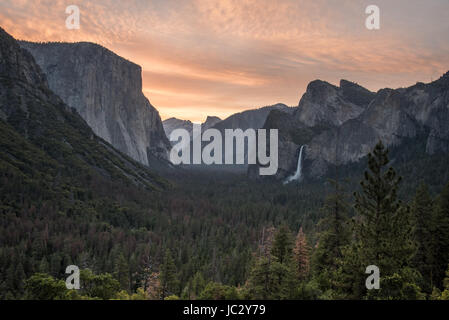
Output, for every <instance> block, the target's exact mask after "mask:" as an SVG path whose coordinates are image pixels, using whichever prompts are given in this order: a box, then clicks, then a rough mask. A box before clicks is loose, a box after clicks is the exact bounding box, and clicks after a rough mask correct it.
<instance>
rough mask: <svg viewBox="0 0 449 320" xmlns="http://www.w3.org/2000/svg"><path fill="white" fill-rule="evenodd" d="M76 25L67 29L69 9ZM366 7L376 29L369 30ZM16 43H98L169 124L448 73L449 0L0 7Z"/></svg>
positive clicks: (27, 3)
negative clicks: (326, 91)
mask: <svg viewBox="0 0 449 320" xmlns="http://www.w3.org/2000/svg"><path fill="white" fill-rule="evenodd" d="M69 5H77V6H78V7H79V9H80V28H79V29H78V30H76V29H74V30H69V29H67V28H66V24H65V21H66V18H67V17H68V14H66V12H65V10H66V7H67V6H69ZM368 5H377V6H378V7H379V9H380V15H379V17H380V29H379V30H368V29H367V28H366V27H365V20H366V18H367V17H368V14H366V13H365V9H366V7H367V6H368ZM0 26H1V27H2V28H4V29H5V30H6V31H7V32H8V33H10V34H11V35H13V36H14V37H15V38H16V39H21V40H29V41H65V42H77V41H91V42H95V43H98V44H101V45H103V46H105V47H106V48H108V49H110V50H112V51H114V52H115V53H117V54H118V55H120V56H122V57H124V58H126V59H128V60H130V61H133V62H135V63H137V64H139V65H141V66H142V77H143V92H144V94H145V96H146V97H147V98H148V99H149V100H150V102H151V104H152V105H153V106H155V107H156V108H157V109H158V110H159V113H160V115H161V117H162V119H167V118H170V117H177V118H180V119H186V120H192V121H194V122H201V121H204V120H205V118H206V117H207V116H208V115H215V116H219V117H221V118H225V117H227V116H229V115H231V114H233V113H236V112H240V111H243V110H246V109H252V108H258V107H262V106H267V105H272V104H276V103H279V102H280V103H285V104H287V105H289V106H296V105H298V102H299V99H300V98H301V96H302V94H303V93H304V92H305V90H306V88H307V84H308V83H309V82H311V81H313V80H315V79H321V80H325V81H328V82H330V83H333V84H336V85H338V83H339V81H340V79H347V80H350V81H354V82H357V83H359V84H360V85H362V86H364V87H366V88H368V89H370V90H372V91H377V90H379V89H381V88H384V87H390V88H398V87H405V86H410V85H413V84H415V83H416V82H418V81H420V82H430V81H432V80H436V79H437V78H439V77H440V76H441V75H442V74H444V73H445V72H447V71H448V70H449V0H426V1H422V0H395V1H391V0H369V1H365V0H313V1H311V0H278V1H276V0H217V1H210V0H182V1H180V0H127V1H118V0H117V1H114V0H109V1H108V0H95V1H87V0H0Z"/></svg>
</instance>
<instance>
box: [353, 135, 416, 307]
mask: <svg viewBox="0 0 449 320" xmlns="http://www.w3.org/2000/svg"><path fill="white" fill-rule="evenodd" d="M388 163H389V160H388V151H387V150H386V149H385V148H384V146H383V144H382V142H379V143H378V144H377V145H376V147H375V148H374V150H373V153H372V154H369V155H368V168H369V171H366V172H365V179H364V180H363V181H362V182H361V186H362V191H361V192H357V193H355V210H356V212H357V214H358V217H357V222H356V229H355V230H356V244H355V245H353V250H356V257H355V258H356V261H357V260H358V262H359V264H358V266H357V262H356V263H355V266H354V267H355V268H354V270H353V273H354V274H361V273H362V272H363V271H364V269H365V268H366V267H367V266H369V265H375V266H377V267H378V268H379V269H380V272H381V279H382V280H383V281H381V288H382V290H371V291H370V292H369V296H370V297H371V298H372V297H376V298H382V299H390V298H394V297H396V296H390V295H389V294H391V292H393V289H392V288H389V285H392V286H393V285H394V286H395V287H397V285H398V284H397V283H398V282H401V281H402V283H403V284H402V286H408V284H409V283H415V281H416V280H418V279H419V274H418V273H417V272H415V271H413V270H412V269H411V259H412V258H413V255H414V253H415V243H414V242H413V238H412V224H411V216H410V214H409V213H410V210H409V208H408V207H407V206H405V205H403V204H402V203H401V202H400V201H399V200H398V198H397V190H398V186H399V182H400V181H401V178H400V177H397V176H396V172H395V171H394V169H393V168H391V167H389V168H388V169H386V168H385V167H386V166H387V165H388ZM391 277H393V278H391ZM358 280H359V279H358ZM390 280H391V281H390ZM363 285H364V283H360V286H363ZM356 293H357V294H360V290H357V291H356ZM411 298H413V297H411Z"/></svg>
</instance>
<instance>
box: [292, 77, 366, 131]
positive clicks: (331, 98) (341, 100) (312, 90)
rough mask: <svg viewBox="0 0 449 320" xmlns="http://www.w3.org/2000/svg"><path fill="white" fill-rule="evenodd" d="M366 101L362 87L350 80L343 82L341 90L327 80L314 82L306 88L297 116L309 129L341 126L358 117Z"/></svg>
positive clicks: (296, 112)
mask: <svg viewBox="0 0 449 320" xmlns="http://www.w3.org/2000/svg"><path fill="white" fill-rule="evenodd" d="M366 91H367V90H366ZM368 92H369V91H368ZM367 100H368V98H367V93H366V92H365V91H364V90H363V88H362V87H360V86H358V85H356V84H354V83H350V82H349V81H345V80H342V82H340V88H339V87H336V86H334V85H332V84H330V83H328V82H326V81H322V80H315V81H312V82H310V83H309V85H308V86H307V90H306V92H305V93H304V95H303V96H302V97H301V100H300V101H299V104H298V108H297V110H296V111H295V115H294V116H295V117H296V118H297V119H298V120H299V121H300V122H302V123H303V124H304V125H306V126H309V127H314V126H317V125H320V126H329V125H330V126H338V125H341V124H342V123H344V122H345V121H347V120H349V119H353V118H355V117H357V116H359V115H360V114H361V113H362V112H363V110H364V108H365V107H366V105H367V103H368V102H367Z"/></svg>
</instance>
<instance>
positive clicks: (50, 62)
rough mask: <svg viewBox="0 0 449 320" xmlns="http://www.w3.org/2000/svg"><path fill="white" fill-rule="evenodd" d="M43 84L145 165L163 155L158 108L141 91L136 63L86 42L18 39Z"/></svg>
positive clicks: (166, 144) (166, 146)
mask: <svg viewBox="0 0 449 320" xmlns="http://www.w3.org/2000/svg"><path fill="white" fill-rule="evenodd" d="M20 45H21V46H22V47H23V48H25V49H27V50H28V51H29V52H30V53H31V54H32V55H33V57H34V58H35V60H36V62H37V64H38V65H39V66H40V67H41V69H42V70H43V72H44V73H45V75H46V78H47V80H48V84H49V87H50V89H51V90H52V91H54V92H55V93H56V94H57V95H58V96H60V97H61V98H62V99H63V101H64V102H65V103H66V104H67V105H69V106H70V107H73V108H75V109H76V110H77V111H78V112H79V114H80V115H81V116H82V117H83V119H84V120H85V121H86V122H87V123H88V125H89V126H90V127H91V128H92V130H93V131H94V132H95V134H97V135H98V136H100V137H102V138H103V139H105V140H106V141H107V142H109V143H111V144H112V145H113V146H114V147H115V148H117V149H118V150H120V151H122V152H124V153H126V154H127V155H129V156H130V157H132V158H133V159H135V160H137V161H139V162H140V163H143V164H145V165H150V166H151V161H152V160H151V159H155V157H156V158H162V159H167V157H168V150H169V142H168V139H167V137H166V135H165V133H164V129H163V127H162V122H161V119H160V116H159V113H158V111H157V110H156V109H155V108H154V107H153V106H152V105H151V104H150V102H149V101H148V99H147V98H146V97H145V96H144V95H143V93H142V78H141V67H140V66H138V65H136V64H134V63H132V62H130V61H128V60H126V59H123V58H121V57H119V56H118V55H116V54H114V53H113V52H111V51H109V50H108V49H106V48H103V47H101V46H99V45H96V44H93V43H87V42H81V43H43V44H40V43H31V42H20Z"/></svg>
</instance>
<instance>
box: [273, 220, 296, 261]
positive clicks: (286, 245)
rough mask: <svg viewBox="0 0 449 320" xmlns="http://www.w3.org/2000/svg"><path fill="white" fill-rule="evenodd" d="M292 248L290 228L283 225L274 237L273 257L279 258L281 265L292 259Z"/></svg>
mask: <svg viewBox="0 0 449 320" xmlns="http://www.w3.org/2000/svg"><path fill="white" fill-rule="evenodd" d="M292 248H293V240H292V235H291V233H290V230H289V229H288V227H287V226H285V225H283V226H281V227H280V228H279V230H278V232H277V233H276V234H275V236H274V241H273V246H272V248H271V255H272V256H273V257H275V258H277V261H278V262H279V263H284V262H287V261H288V260H289V259H291V258H292Z"/></svg>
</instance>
